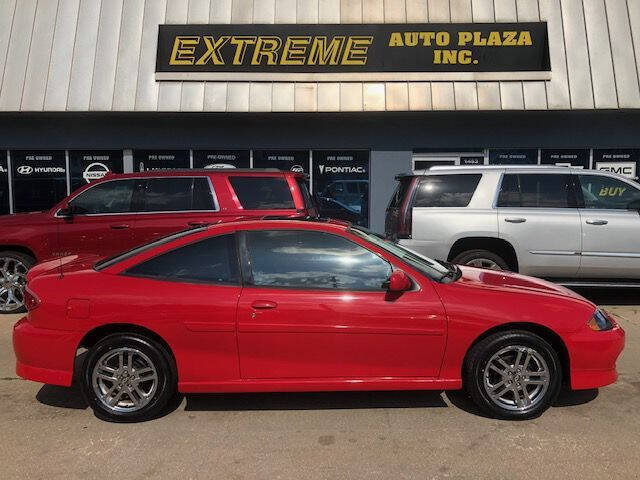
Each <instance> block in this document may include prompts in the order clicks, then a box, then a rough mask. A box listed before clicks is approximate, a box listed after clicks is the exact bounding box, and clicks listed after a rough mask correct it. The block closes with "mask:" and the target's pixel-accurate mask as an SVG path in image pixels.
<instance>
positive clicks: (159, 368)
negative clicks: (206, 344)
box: [82, 334, 177, 422]
mask: <svg viewBox="0 0 640 480" xmlns="http://www.w3.org/2000/svg"><path fill="white" fill-rule="evenodd" d="M82 376H83V382H82V383H83V390H84V394H85V397H86V399H87V403H89V406H90V407H91V408H92V409H93V411H94V412H95V414H96V416H97V417H99V418H102V419H103V420H109V421H114V422H140V421H145V420H150V419H153V418H156V417H158V416H159V415H161V414H162V413H163V411H164V409H165V407H166V406H167V403H168V402H169V400H170V399H171V398H172V397H173V396H174V395H175V393H176V385H177V373H176V367H175V362H174V360H173V357H172V356H171V354H170V353H169V352H168V351H167V349H166V348H165V347H164V346H163V345H161V344H160V343H159V342H156V341H155V340H152V339H150V338H146V337H144V336H141V335H137V334H113V335H109V336H107V337H105V338H104V339H102V340H100V341H99V342H98V343H97V344H96V345H95V346H94V347H92V348H91V349H90V350H89V352H88V355H87V358H86V360H85V363H84V367H83V373H82Z"/></svg>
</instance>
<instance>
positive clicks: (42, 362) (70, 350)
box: [13, 318, 80, 387]
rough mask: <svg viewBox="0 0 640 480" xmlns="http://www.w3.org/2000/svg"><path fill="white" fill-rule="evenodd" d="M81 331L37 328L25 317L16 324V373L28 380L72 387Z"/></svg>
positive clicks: (14, 338) (14, 335)
mask: <svg viewBox="0 0 640 480" xmlns="http://www.w3.org/2000/svg"><path fill="white" fill-rule="evenodd" d="M79 341H80V334H79V333H77V332H67V331H60V330H49V329H45V328H37V327H34V326H33V325H31V324H30V323H29V322H27V320H26V318H22V319H20V320H19V321H18V323H16V324H15V325H14V327H13V350H14V352H15V354H16V374H17V375H18V376H20V377H22V378H24V379H26V380H33V381H35V382H42V383H48V384H50V385H61V386H65V387H68V386H70V385H71V382H72V380H73V364H74V360H75V356H76V347H77V345H78V342H79Z"/></svg>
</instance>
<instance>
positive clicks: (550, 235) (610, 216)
mask: <svg viewBox="0 0 640 480" xmlns="http://www.w3.org/2000/svg"><path fill="white" fill-rule="evenodd" d="M397 179H398V180H399V185H398V187H397V189H396V191H395V193H394V195H393V197H392V198H391V201H390V203H389V206H388V208H387V216H386V222H385V230H386V234H387V236H389V237H391V238H395V239H397V240H398V241H399V242H400V243H401V244H403V245H405V246H407V247H409V248H411V249H413V250H415V251H417V252H418V253H422V254H424V255H427V256H430V257H432V258H440V259H443V260H448V261H451V262H453V263H460V264H467V265H472V266H477V267H483V268H490V269H494V270H512V271H516V272H521V273H523V274H527V275H535V276H539V277H546V278H549V279H553V280H555V281H558V282H560V283H564V284H567V285H573V286H579V285H582V284H585V285H596V284H597V285H602V286H605V285H620V284H621V282H624V283H627V284H630V285H634V286H636V285H638V286H640V283H638V282H640V185H638V184H637V183H635V182H633V181H632V180H629V179H627V178H624V177H621V176H619V175H615V174H612V173H606V172H601V171H595V170H582V169H578V168H567V167H531V166H528V167H521V166H499V167H498V166H496V167H492V166H485V167H433V168H431V169H429V170H426V171H424V172H421V173H419V174H418V173H416V174H413V175H401V176H399V177H397Z"/></svg>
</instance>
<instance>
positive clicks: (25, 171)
mask: <svg viewBox="0 0 640 480" xmlns="http://www.w3.org/2000/svg"><path fill="white" fill-rule="evenodd" d="M17 171H18V173H19V174H20V175H31V174H32V173H33V167H32V166H31V165H20V166H19V167H18V169H17Z"/></svg>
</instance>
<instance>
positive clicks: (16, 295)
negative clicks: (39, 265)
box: [0, 257, 28, 313]
mask: <svg viewBox="0 0 640 480" xmlns="http://www.w3.org/2000/svg"><path fill="white" fill-rule="evenodd" d="M27 270H28V268H27V266H26V265H25V264H24V263H23V262H21V261H20V260H18V259H16V258H12V257H0V311H2V312H9V313H10V312H14V311H16V310H19V309H20V308H22V306H23V305H24V288H25V285H26V284H27Z"/></svg>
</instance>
